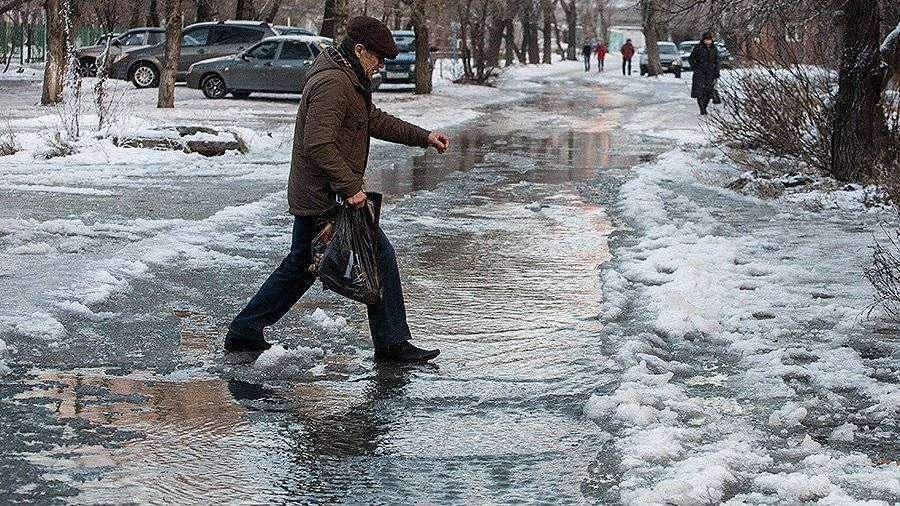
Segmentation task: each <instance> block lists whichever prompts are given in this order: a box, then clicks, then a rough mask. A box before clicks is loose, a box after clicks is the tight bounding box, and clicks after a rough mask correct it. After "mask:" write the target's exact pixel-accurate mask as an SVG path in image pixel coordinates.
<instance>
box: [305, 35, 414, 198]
mask: <svg viewBox="0 0 900 506" xmlns="http://www.w3.org/2000/svg"><path fill="white" fill-rule="evenodd" d="M370 137H375V138H376V139H383V140H386V141H390V142H397V143H401V144H406V145H409V146H420V147H423V148H424V147H428V132H427V131H425V130H423V129H422V128H419V127H417V126H415V125H412V124H410V123H407V122H405V121H402V120H400V119H397V118H395V117H394V116H391V115H390V114H387V113H385V112H383V111H381V109H378V108H377V107H375V106H374V105H372V103H371V101H370V100H367V99H366V93H365V91H364V88H363V86H362V84H361V83H360V81H359V78H358V77H357V75H356V74H355V73H354V72H353V70H352V69H351V68H350V67H349V66H348V65H347V64H346V62H344V61H343V60H342V59H341V57H340V56H339V55H337V52H336V51H334V50H331V51H322V53H321V54H320V55H319V56H318V57H317V58H316V61H315V63H313V66H312V67H311V68H310V70H309V74H307V78H306V84H305V85H304V87H303V97H302V99H301V100H300V110H299V111H298V112H297V125H296V127H295V129H294V149H293V153H292V157H291V174H290V178H289V179H288V205H289V206H290V212H291V214H293V215H296V216H315V215H321V214H323V213H325V212H326V211H328V210H329V209H330V208H332V207H333V206H334V204H335V194H338V196H340V197H342V198H347V197H351V196H353V195H355V194H356V193H358V192H359V191H360V190H362V187H363V176H364V175H365V172H366V162H367V160H368V158H369V138H370Z"/></svg>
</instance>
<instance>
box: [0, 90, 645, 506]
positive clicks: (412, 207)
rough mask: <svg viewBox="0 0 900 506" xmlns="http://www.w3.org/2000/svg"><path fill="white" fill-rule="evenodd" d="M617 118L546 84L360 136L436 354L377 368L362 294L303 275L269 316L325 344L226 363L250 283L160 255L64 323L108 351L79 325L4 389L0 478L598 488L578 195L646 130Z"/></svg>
mask: <svg viewBox="0 0 900 506" xmlns="http://www.w3.org/2000/svg"><path fill="white" fill-rule="evenodd" d="M618 114H620V112H619V111H617V110H616V109H615V108H614V107H611V106H609V104H608V100H607V99H606V98H605V95H604V92H603V90H601V89H597V88H585V87H580V86H578V85H575V84H572V83H565V82H563V83H559V84H557V85H555V87H552V86H550V85H548V88H547V89H545V90H544V91H542V92H541V94H540V96H539V97H536V98H535V99H534V100H532V101H529V102H528V103H525V104H517V105H507V106H504V107H502V108H495V109H494V111H493V113H492V114H491V115H490V120H486V121H482V122H479V123H478V124H470V125H467V126H466V128H465V129H463V130H461V131H459V132H456V133H455V134H454V136H453V137H454V140H455V147H454V149H453V150H452V152H451V153H450V154H448V155H445V156H443V157H441V156H437V155H434V154H428V155H425V156H416V157H414V158H412V159H411V160H410V159H409V156H407V155H410V154H413V153H414V151H407V150H405V149H403V148H390V149H387V148H377V149H376V150H375V153H374V157H373V161H372V165H373V167H375V169H374V170H373V172H372V174H371V177H370V179H369V183H368V184H369V188H371V189H377V190H381V191H384V192H385V193H386V194H387V195H389V196H390V200H389V202H388V204H387V206H386V208H385V211H384V224H383V226H384V228H385V230H386V231H387V233H388V235H389V236H390V237H391V238H392V240H393V242H394V244H395V247H396V249H397V251H398V256H399V257H400V262H401V274H402V276H403V279H404V290H405V293H406V297H407V304H408V306H409V318H410V324H411V326H412V329H413V335H414V336H415V337H416V339H417V340H419V341H421V342H423V343H426V344H428V345H436V346H439V347H440V348H441V349H442V351H443V354H442V356H441V357H440V359H439V360H437V361H436V364H434V365H428V366H417V367H376V366H374V365H373V364H372V361H371V345H370V344H369V342H368V339H367V335H368V333H367V331H366V330H365V328H366V324H365V315H364V310H363V308H361V307H358V306H355V305H352V304H350V303H348V302H346V301H344V300H340V299H338V298H336V297H335V296H333V295H329V294H324V293H322V292H321V291H320V290H318V289H315V290H314V291H312V292H311V293H310V294H309V295H308V296H307V297H305V298H304V299H303V300H302V301H301V302H300V303H299V304H298V305H297V308H296V309H295V311H293V312H292V313H291V314H290V315H289V316H288V317H287V318H286V319H285V320H284V321H283V322H281V323H280V324H279V325H278V326H277V327H276V328H275V329H273V332H272V333H271V336H272V337H273V338H275V339H277V340H279V341H280V342H281V344H282V345H283V346H285V347H286V348H288V349H289V350H295V349H304V347H316V348H321V355H319V354H313V355H309V356H307V355H303V354H302V353H296V354H293V355H292V354H291V353H292V352H290V351H288V352H286V354H285V355H283V356H282V357H281V361H280V362H279V363H278V367H273V368H270V369H260V368H257V367H253V366H248V365H230V364H227V363H225V361H224V359H223V357H222V354H221V351H220V349H221V335H222V332H223V325H224V322H226V321H227V319H228V317H229V316H230V315H232V314H233V312H234V311H235V310H236V309H238V306H239V305H240V304H241V303H242V302H243V301H244V298H245V297H246V295H245V294H246V293H247V292H248V291H250V290H252V288H250V287H247V286H242V283H244V284H245V281H246V280H245V279H241V278H240V277H239V276H238V275H237V274H236V273H235V272H232V271H229V270H228V269H227V268H221V269H218V270H216V269H208V270H207V271H205V272H203V273H202V275H197V274H196V272H195V271H192V272H191V274H190V275H186V274H185V273H184V272H183V270H182V269H181V268H180V266H178V265H173V266H172V267H171V269H161V270H160V272H158V273H156V274H155V276H154V277H153V278H152V279H150V280H147V281H145V282H144V284H143V285H136V286H135V288H134V293H132V294H131V296H130V297H129V298H128V300H127V301H120V303H119V304H118V305H117V309H118V311H120V312H124V313H125V316H124V317H123V318H122V320H124V321H125V323H121V322H101V323H89V322H81V323H79V324H80V325H85V326H87V327H90V329H91V332H87V331H86V330H85V329H81V330H80V331H79V335H81V336H84V335H95V336H96V342H97V343H103V346H110V343H112V345H113V346H112V347H111V348H106V349H105V350H103V351H100V352H96V350H94V351H93V353H94V355H93V356H92V357H91V358H90V359H86V358H85V357H84V356H83V354H89V353H92V351H91V350H92V349H93V348H92V347H93V346H96V343H93V344H92V343H90V342H86V343H81V344H79V346H81V347H82V349H83V352H74V353H72V352H70V353H71V354H72V356H71V357H66V354H57V355H56V362H54V363H43V364H37V363H36V367H35V368H34V369H33V370H32V371H31V372H29V373H27V374H26V375H25V376H24V377H22V378H20V380H19V381H18V382H17V383H15V384H12V383H10V384H7V385H5V386H4V387H3V390H2V396H3V397H4V398H5V402H4V404H5V406H4V411H6V412H7V413H9V414H11V416H10V417H9V418H7V420H6V421H5V424H4V425H5V427H4V432H6V435H8V436H10V439H8V440H11V441H12V443H11V444H9V445H8V446H7V447H6V448H5V449H4V454H3V457H2V458H0V466H2V469H3V470H4V471H5V472H4V473H3V475H2V477H0V490H4V491H7V492H8V494H7V497H6V498H7V500H10V501H25V500H29V501H53V500H60V501H72V502H79V503H111V502H138V503H219V502H232V501H238V502H250V503H260V502H287V501H299V502H315V503H318V502H361V503H388V502H403V503H409V502H431V503H446V502H465V503H478V502H504V503H507V502H515V501H521V502H540V501H552V502H579V501H583V500H584V499H585V497H595V498H596V497H600V496H601V495H602V492H603V488H604V487H605V486H606V485H603V484H602V483H600V482H597V480H596V477H592V476H591V470H590V469H589V468H588V466H589V465H590V463H591V462H593V461H595V459H596V458H597V453H598V451H600V449H601V448H602V443H603V441H602V439H603V438H602V434H601V432H602V431H601V429H600V428H599V427H598V426H597V425H596V424H595V423H594V422H591V421H588V420H585V418H584V416H583V414H582V407H583V404H584V401H585V399H586V398H587V397H588V396H589V393H590V392H591V391H592V390H593V389H595V388H596V386H597V385H598V384H602V383H603V381H604V374H605V369H606V367H607V365H608V362H607V359H606V358H605V357H604V356H602V354H600V353H599V350H598V346H597V339H598V335H599V334H600V330H601V326H602V323H601V322H600V321H599V319H598V318H597V315H598V313H599V306H600V302H601V299H602V294H601V290H600V282H599V278H598V266H599V265H601V264H602V263H603V262H604V261H606V260H607V259H608V256H609V252H608V249H607V245H606V238H607V235H608V234H609V233H610V232H611V231H612V229H611V226H610V223H609V221H608V218H607V215H606V213H605V211H604V209H603V208H602V207H599V206H597V205H593V204H589V203H587V202H586V200H585V199H584V198H582V194H583V192H584V191H585V188H586V187H587V188H593V189H596V188H602V187H603V186H604V185H615V184H616V181H617V180H618V178H621V176H622V174H623V172H624V170H626V169H627V168H628V167H631V166H633V165H634V164H636V163H638V162H639V161H640V160H641V159H642V158H643V157H646V156H647V155H649V154H652V153H654V152H655V151H656V150H657V149H658V147H657V146H654V145H652V144H649V145H644V144H642V145H641V146H640V147H637V144H638V142H637V141H638V139H635V138H633V137H628V136H625V135H624V134H621V133H618V132H617V130H616V126H617V125H616V122H615V118H616V117H617V115H618ZM286 223H287V221H286V220H280V221H279V220H276V225H277V226H279V227H282V229H283V227H284V226H285V224H286ZM245 254H248V255H249V253H246V252H245ZM280 254H281V253H280V252H268V253H267V252H258V253H257V257H258V258H261V259H266V258H274V257H275V256H277V255H280ZM273 255H274V256H273ZM271 266H272V267H274V261H271ZM270 268H271V267H270ZM254 283H255V281H254ZM254 286H255V285H254ZM172 293H175V294H177V296H170V295H168V294H172ZM213 294H214V295H215V296H213ZM316 308H321V310H320V311H315V309H316ZM148 343H149V344H148ZM13 417H15V419H13ZM4 418H6V416H4ZM4 444H6V443H4Z"/></svg>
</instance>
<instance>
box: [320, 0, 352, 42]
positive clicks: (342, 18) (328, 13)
mask: <svg viewBox="0 0 900 506" xmlns="http://www.w3.org/2000/svg"><path fill="white" fill-rule="evenodd" d="M323 10H324V12H323V15H322V28H321V30H319V35H321V36H323V37H331V38H332V39H334V40H335V42H340V41H341V40H342V39H343V38H344V37H345V36H346V35H347V18H348V17H349V16H348V13H347V0H325V8H324V9H323Z"/></svg>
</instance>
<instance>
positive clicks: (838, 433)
mask: <svg viewBox="0 0 900 506" xmlns="http://www.w3.org/2000/svg"><path fill="white" fill-rule="evenodd" d="M855 435H856V425H853V424H852V423H850V422H847V423H845V424H844V425H840V426H838V427H836V428H835V429H834V430H833V431H831V440H832V441H844V442H850V441H853V438H854V437H855Z"/></svg>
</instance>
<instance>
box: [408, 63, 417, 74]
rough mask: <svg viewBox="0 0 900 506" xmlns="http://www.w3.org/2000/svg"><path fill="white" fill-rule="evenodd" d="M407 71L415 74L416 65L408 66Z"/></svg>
mask: <svg viewBox="0 0 900 506" xmlns="http://www.w3.org/2000/svg"><path fill="white" fill-rule="evenodd" d="M409 71H410V72H415V71H416V64H415V63H411V64H410V65H409Z"/></svg>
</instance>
